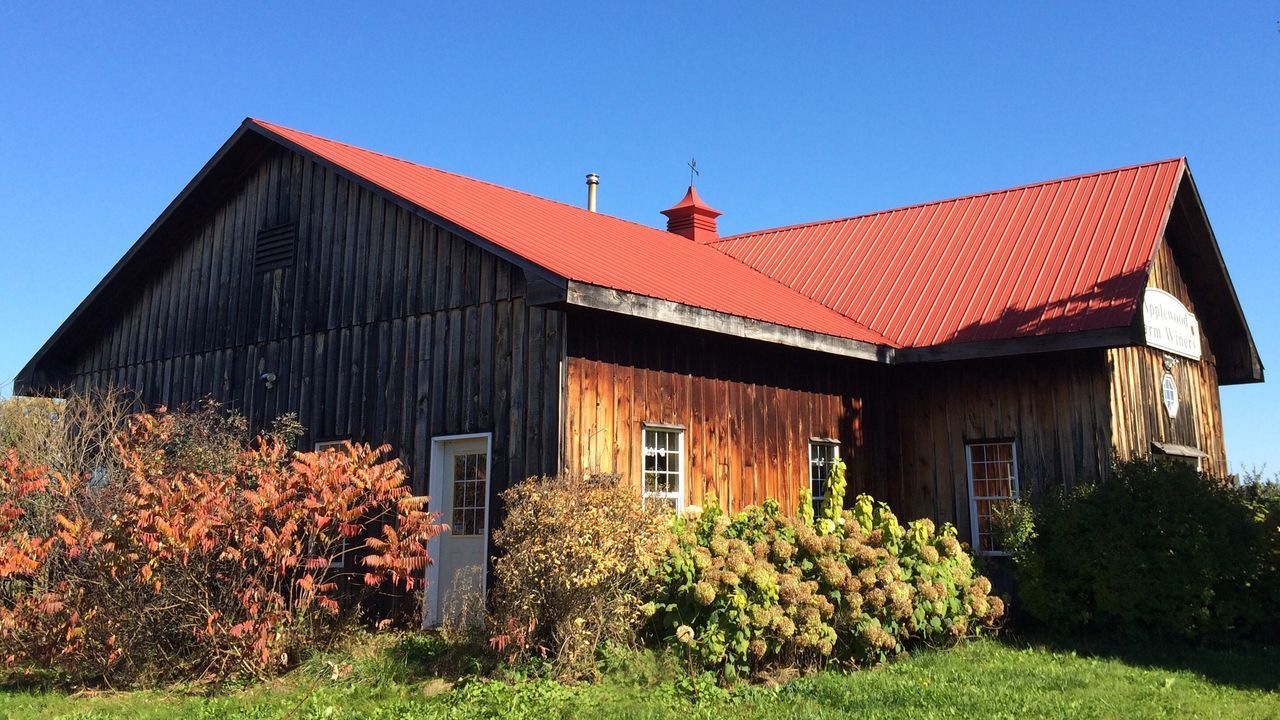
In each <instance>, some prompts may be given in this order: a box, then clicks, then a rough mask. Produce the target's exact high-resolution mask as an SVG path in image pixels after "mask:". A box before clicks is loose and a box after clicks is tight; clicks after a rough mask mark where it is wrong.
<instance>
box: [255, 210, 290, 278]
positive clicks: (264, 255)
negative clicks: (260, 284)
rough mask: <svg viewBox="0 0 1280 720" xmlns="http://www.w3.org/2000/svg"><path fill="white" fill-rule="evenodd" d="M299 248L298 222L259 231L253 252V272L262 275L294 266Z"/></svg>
mask: <svg viewBox="0 0 1280 720" xmlns="http://www.w3.org/2000/svg"><path fill="white" fill-rule="evenodd" d="M297 246H298V223H296V222H292V223H285V224H284V225H277V226H275V227H269V228H263V229H262V230H259V231H258V241H257V245H256V246H255V247H254V251H253V271H254V272H255V273H262V272H269V271H271V270H279V269H281V268H287V267H290V266H292V265H293V257H294V253H295V251H296V248H297Z"/></svg>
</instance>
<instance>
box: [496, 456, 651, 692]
mask: <svg viewBox="0 0 1280 720" xmlns="http://www.w3.org/2000/svg"><path fill="white" fill-rule="evenodd" d="M502 499H503V501H504V502H505V504H506V508H507V517H506V519H505V520H504V521H503V523H502V526H501V527H500V528H498V529H497V531H495V532H494V534H493V543H494V546H495V547H496V548H497V549H498V559H497V561H496V562H495V566H494V580H495V586H494V589H493V590H494V592H493V600H494V613H493V617H492V624H493V626H494V627H493V628H492V629H493V631H494V633H495V634H496V635H497V636H499V637H501V638H502V639H503V640H502V642H503V643H508V642H509V643H511V644H512V646H513V647H514V648H515V649H517V650H522V649H524V650H532V649H535V648H540V649H542V650H545V651H548V652H550V653H551V654H554V655H555V656H556V657H558V658H559V660H561V664H562V667H565V668H566V669H569V670H571V671H572V670H573V669H574V668H585V667H587V665H588V663H587V662H585V661H588V660H591V659H592V658H593V656H594V651H595V648H596V647H597V646H598V645H599V644H600V643H601V642H604V641H614V642H624V643H629V642H634V640H635V638H636V630H637V629H638V627H639V625H640V624H642V623H643V622H644V620H645V619H646V616H644V615H642V614H641V612H640V607H641V605H642V604H643V603H644V602H645V600H646V599H647V598H648V597H649V596H651V595H652V593H653V591H654V589H655V588H654V585H655V581H654V577H653V573H652V570H653V569H654V568H655V567H656V565H657V563H658V562H659V560H660V558H661V557H662V555H663V553H664V552H665V544H666V543H667V542H668V538H669V534H668V533H667V532H666V531H665V526H666V523H667V522H668V521H667V520H666V519H665V518H664V517H663V516H662V515H661V514H660V513H659V511H658V510H656V509H653V508H651V509H649V510H645V509H643V508H642V507H641V506H640V503H638V502H636V493H635V491H634V489H633V488H630V487H627V486H624V485H621V484H619V482H618V477H617V476H610V475H593V476H586V477H579V476H564V477H545V478H531V479H529V480H528V481H527V482H523V483H519V484H517V485H515V486H514V487H512V488H510V489H508V490H506V491H505V492H504V493H503V494H502Z"/></svg>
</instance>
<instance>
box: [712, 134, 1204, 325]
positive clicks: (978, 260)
mask: <svg viewBox="0 0 1280 720" xmlns="http://www.w3.org/2000/svg"><path fill="white" fill-rule="evenodd" d="M1184 166H1185V161H1184V160H1183V159H1182V158H1177V159H1173V160H1164V161H1160V162H1155V163H1148V164H1144V165H1135V166H1132V167H1126V168H1120V169H1117V170H1109V171H1105V172H1099V173H1091V174H1088V175H1079V176H1076V177H1071V178H1064V179H1061V180H1051V181H1048V182H1042V183H1036V184H1033V185H1026V186H1023V187H1018V188H1013V189H1010V190H1000V191H996V192H989V193H982V194H978V195H969V196H966V197H961V198H955V199H951V200H940V201H937V202H931V203H925V204H922V205H913V206H909V207H903V208H898V209H896V210H887V211H884V212H877V213H870V214H867V215H859V216H857V217H851V218H846V219H843V220H829V221H826V222H819V223H809V224H804V225H794V226H790V227H784V228H776V229H772V230H760V231H756V232H750V233H744V234H741V235H735V236H732V237H727V238H723V239H721V240H719V241H717V242H715V243H713V244H712V247H714V248H716V249H718V250H721V251H723V252H725V253H726V254H728V255H731V256H733V257H735V258H737V259H739V260H741V261H743V262H745V263H747V264H748V265H750V266H751V267H753V268H755V269H756V270H759V271H760V272H762V273H764V274H766V275H768V276H770V277H772V278H775V279H777V280H778V281H780V282H782V283H783V284H785V285H787V286H789V287H791V288H794V289H795V290H797V291H798V292H800V293H803V294H804V295H806V296H808V297H810V298H813V299H814V300H817V301H818V302H820V303H822V304H823V305H825V306H826V307H829V308H831V309H833V310H835V311H836V312H838V313H840V314H842V315H844V316H846V317H849V318H852V319H855V320H857V321H859V322H861V323H863V324H864V325H866V326H868V327H870V328H871V329H872V330H874V331H876V332H879V333H881V334H883V335H885V336H886V337H888V338H889V339H890V340H891V341H892V342H893V344H894V345H897V346H899V347H927V346H932V345H941V344H944V343H962V342H977V341H990V340H1003V339H1009V338H1017V337H1026V336H1034V335H1051V334H1058V333H1072V332H1085V331H1090V330H1104V329H1110V328H1119V327H1127V326H1128V325H1129V324H1130V323H1131V322H1132V320H1133V317H1134V313H1135V312H1136V311H1137V309H1138V303H1139V298H1140V296H1141V292H1142V289H1143V287H1144V286H1145V283H1146V275H1147V272H1148V269H1149V266H1150V264H1151V261H1152V258H1153V257H1154V253H1155V247H1156V243H1157V242H1158V241H1159V239H1160V237H1161V234H1162V232H1163V229H1164V223H1165V220H1166V218H1167V216H1168V212H1169V208H1170V207H1171V206H1172V203H1173V198H1174V194H1175V193H1176V191H1177V188H1178V183H1179V181H1180V180H1181V178H1182V175H1183V171H1184Z"/></svg>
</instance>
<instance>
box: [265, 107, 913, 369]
mask: <svg viewBox="0 0 1280 720" xmlns="http://www.w3.org/2000/svg"><path fill="white" fill-rule="evenodd" d="M250 121H251V122H253V123H255V124H256V125H258V126H259V127H261V128H262V129H264V130H266V131H268V133H271V134H275V135H277V136H279V137H281V138H283V139H285V140H287V141H289V142H292V143H294V144H295V145H297V146H299V147H301V148H303V149H305V150H306V151H308V152H311V153H314V154H315V155H318V156H320V157H321V158H324V159H325V160H327V161H329V162H331V163H333V164H334V165H337V166H339V167H341V168H343V169H345V170H347V171H349V172H351V173H354V174H356V175H358V176H359V177H361V178H364V179H365V180H367V181H369V182H370V183H373V184H375V185H377V186H379V187H381V188H383V189H385V190H386V191H388V192H390V193H393V194H395V195H398V196H400V197H402V198H404V199H405V200H407V201H409V202H411V203H413V204H415V205H417V206H418V207H421V208H423V209H425V210H427V211H428V212H431V213H434V214H435V215H438V216H440V217H442V218H444V219H446V220H448V221H450V222H452V223H454V224H456V225H458V226H459V227H462V228H464V229H466V230H468V231H470V232H473V233H475V234H476V235H479V236H480V237H482V238H484V239H486V240H488V241H490V242H492V243H494V244H495V245H497V246H499V247H502V248H504V249H506V250H508V251H510V252H512V253H514V254H516V255H518V256H520V257H523V258H525V259H526V260H528V261H529V262H531V263H533V264H535V265H537V266H539V267H542V268H545V269H547V270H549V271H551V272H553V273H555V274H556V275H559V276H561V277H563V278H566V279H569V280H575V281H578V282H583V283H588V284H591V285H598V286H602V287H607V288H612V289H615V290H622V291H625V292H629V293H635V294H638V295H645V296H648V297H653V298H659V299H662V300H669V301H672V302H677V303H680V304H683V305H690V306H694V307H699V308H703V309H706V310H713V311H716V312H721V313H726V314H729V315H735V316H739V317H744V318H749V319H753V320H758V321H763V322H768V323H774V324H777V325H783V326H786V327H792V328H798V329H801V330H807V331H810V332H816V333H822V334H825V335H832V336H835V337H840V338H847V339H852V340H858V341H862V342H867V343H873V344H882V345H883V344H890V342H889V340H888V339H887V338H886V337H884V336H883V335H881V334H879V333H876V332H873V331H871V330H869V329H868V328H867V327H865V326H863V325H862V324H860V323H859V322H857V321H855V320H853V319H851V318H849V317H846V316H844V315H841V314H840V313H838V312H836V311H834V310H831V309H830V308H828V307H826V306H824V305H822V304H821V303H819V302H817V301H815V300H813V299H811V298H809V297H806V296H805V295H802V294H800V293H797V292H795V291H793V290H791V289H790V288H787V287H786V286H784V285H783V284H781V283H779V282H778V281H776V280H773V279H771V278H769V277H768V276H766V275H764V274H762V273H759V272H756V271H755V270H752V269H751V268H749V267H747V266H746V265H745V264H743V263H741V262H739V261H738V260H735V259H733V258H732V257H730V256H729V255H726V254H725V253H722V252H719V251H717V250H715V249H713V248H711V247H709V246H708V245H705V244H701V243H696V242H693V241H692V240H689V239H687V238H684V237H681V236H679V235H675V234H673V233H669V232H666V231H663V230H658V229H657V228H652V227H648V226H645V225H639V224H637V223H633V222H629V221H626V220H622V219H619V218H615V217H611V216H609V215H605V214H603V213H593V212H588V211H587V210H584V209H582V208H577V207H573V206H571V205H565V204H563V203H559V202H555V201H553V200H548V199H546V198H540V197H537V196H535V195H530V194H528V193H524V192H520V191H518V190H512V189H510V188H505V187H502V186H499V185H493V184H491V183H487V182H483V181H480V180H474V179H472V178H468V177H464V176H461V175H455V174H453V173H449V172H445V171H443V170H436V169H433V168H429V167H424V166H422V165H417V164H414V163H411V162H408V161H406V160H399V159H396V158H393V157H389V156H387V155H383V154H380V153H376V152H372V151H370V150H364V149H361V148H358V147H354V146H351V145H347V144H344V143H340V142H336V141H334V140H328V139H325V138H322V137H317V136H315V135H310V134H308V133H304V132H300V131H298V130H292V129H289V128H286V127H282V126H280V125H274V124H272V123H268V122H264V121H262V120H256V119H252V118H251V119H250Z"/></svg>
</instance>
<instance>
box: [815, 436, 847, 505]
mask: <svg viewBox="0 0 1280 720" xmlns="http://www.w3.org/2000/svg"><path fill="white" fill-rule="evenodd" d="M838 457H840V445H838V444H837V443H836V442H834V441H832V440H810V441H809V491H810V492H811V493H813V511H814V512H817V511H818V509H819V508H821V507H822V501H823V500H825V499H826V497H827V475H828V474H830V473H831V464H832V463H833V462H835V460H836V458H838Z"/></svg>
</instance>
